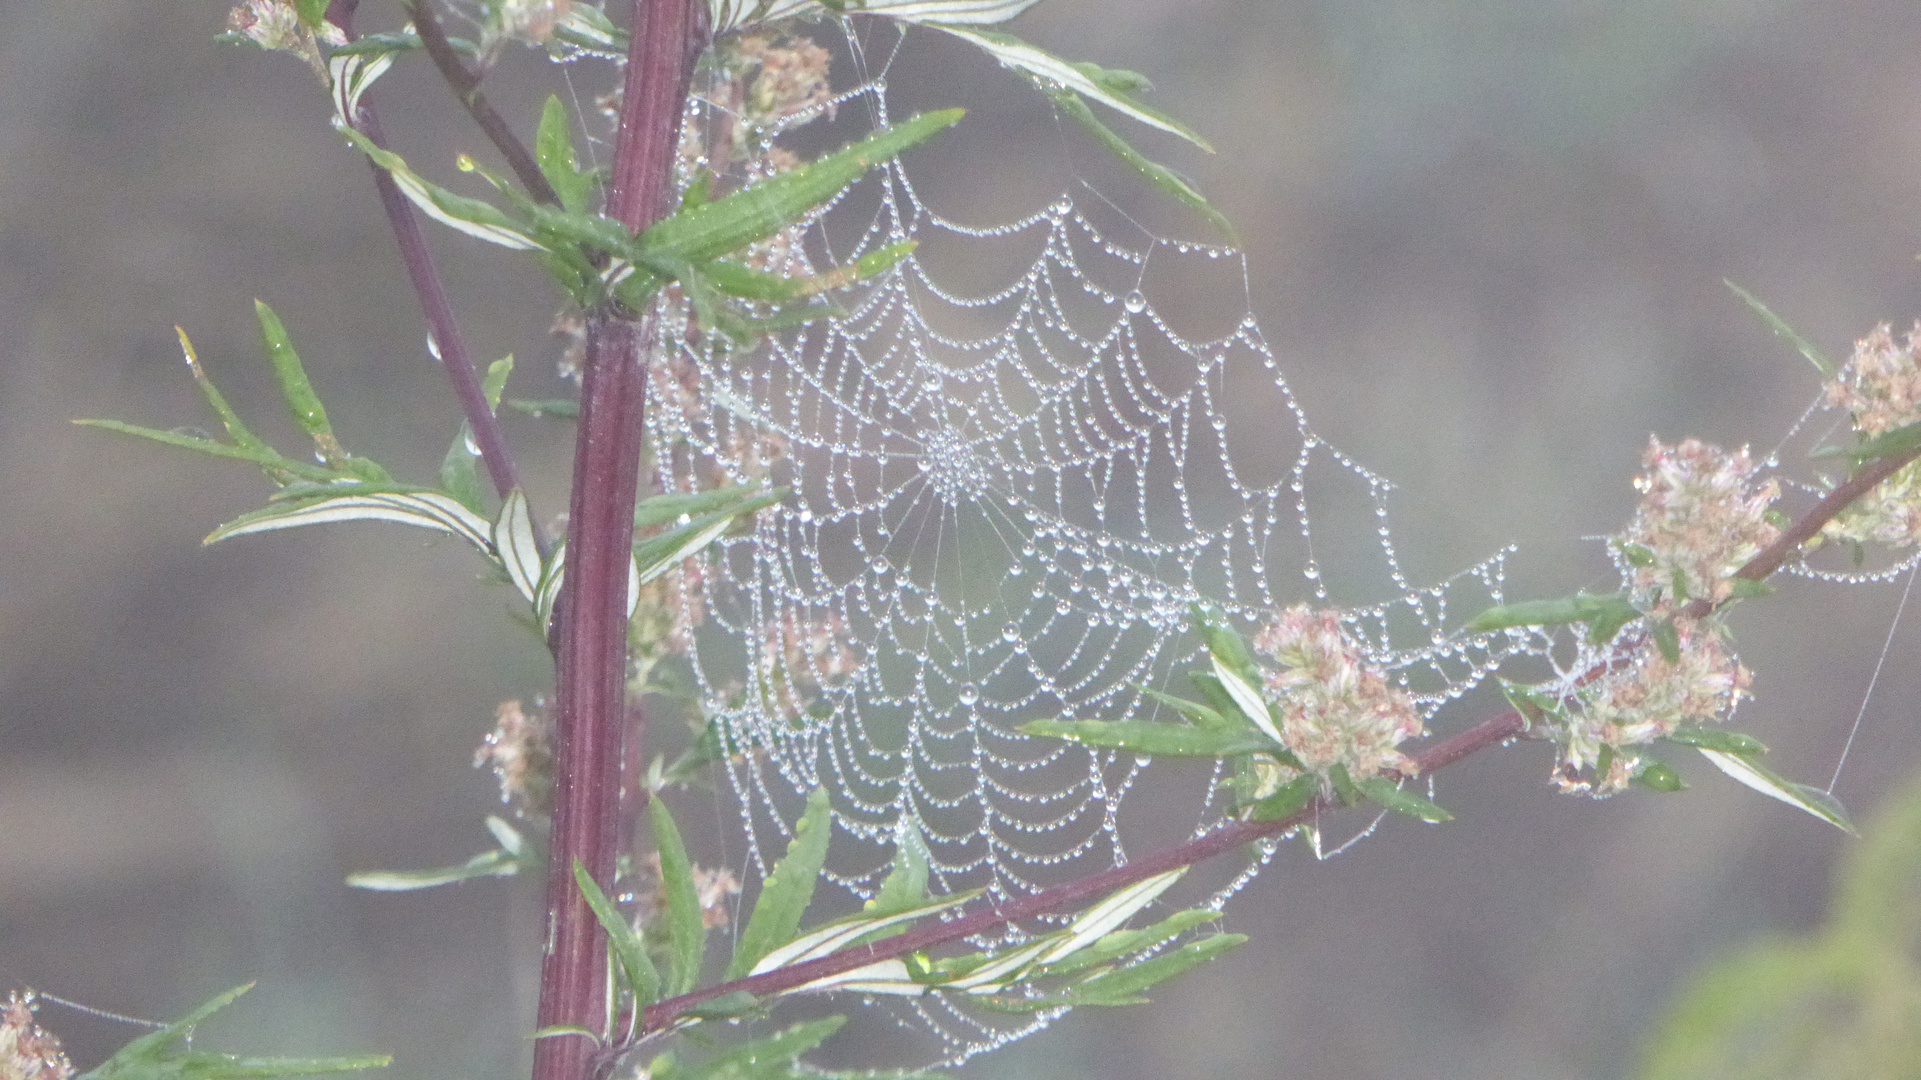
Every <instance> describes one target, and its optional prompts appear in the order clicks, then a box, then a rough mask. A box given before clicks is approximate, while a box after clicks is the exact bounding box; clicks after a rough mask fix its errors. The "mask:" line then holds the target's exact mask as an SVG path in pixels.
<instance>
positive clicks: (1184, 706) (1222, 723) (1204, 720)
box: [1140, 686, 1245, 730]
mask: <svg viewBox="0 0 1921 1080" xmlns="http://www.w3.org/2000/svg"><path fill="white" fill-rule="evenodd" d="M1140 690H1141V693H1142V694H1144V695H1145V696H1147V697H1148V698H1150V699H1152V700H1154V701H1158V702H1160V703H1161V704H1163V705H1166V706H1168V707H1169V708H1171V709H1173V710H1174V711H1176V712H1178V713H1180V714H1181V715H1182V716H1185V717H1187V718H1188V719H1190V720H1193V721H1194V722H1195V723H1197V724H1199V725H1200V726H1202V727H1204V728H1207V729H1209V730H1222V729H1230V730H1231V729H1234V728H1243V727H1244V726H1245V725H1243V724H1241V722H1240V720H1239V718H1235V719H1233V720H1230V719H1228V718H1227V717H1226V716H1223V715H1221V713H1219V712H1218V711H1216V710H1214V709H1210V708H1208V707H1207V706H1206V705H1203V704H1201V703H1200V702H1198V701H1190V700H1188V699H1187V698H1184V697H1175V696H1174V695H1173V694H1163V693H1161V692H1160V691H1159V690H1149V689H1148V688H1147V687H1145V686H1143V687H1141V688H1140Z"/></svg>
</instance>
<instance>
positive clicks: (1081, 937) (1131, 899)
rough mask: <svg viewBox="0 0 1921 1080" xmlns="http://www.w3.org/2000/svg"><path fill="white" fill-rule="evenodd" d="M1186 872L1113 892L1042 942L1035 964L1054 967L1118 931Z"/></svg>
mask: <svg viewBox="0 0 1921 1080" xmlns="http://www.w3.org/2000/svg"><path fill="white" fill-rule="evenodd" d="M1186 873H1187V868H1186V867H1184V866H1183V867H1179V868H1177V869H1174V870H1169V871H1166V872H1165V873H1160V874H1155V875H1154V876H1153V877H1150V878H1145V879H1142V880H1140V881H1137V882H1135V883H1134V884H1132V885H1128V886H1126V887H1124V888H1121V889H1118V890H1116V891H1115V892H1114V893H1113V894H1112V895H1111V896H1109V897H1107V899H1105V900H1102V901H1101V902H1100V903H1098V904H1095V905H1094V906H1093V907H1091V908H1088V909H1087V910H1086V911H1084V912H1082V913H1081V914H1079V915H1077V916H1075V917H1074V921H1073V922H1071V923H1069V924H1068V927H1067V932H1066V933H1065V934H1062V935H1057V936H1056V937H1052V938H1048V939H1044V944H1046V948H1045V949H1043V950H1042V952H1041V955H1040V958H1039V962H1040V963H1043V964H1057V963H1059V962H1060V961H1062V960H1065V959H1066V958H1068V957H1069V956H1072V955H1074V954H1075V953H1077V952H1079V951H1081V950H1082V949H1085V948H1087V947H1088V946H1089V945H1092V944H1094V943H1095V942H1096V941H1098V940H1100V939H1101V938H1103V937H1105V936H1107V935H1108V934H1109V933H1112V932H1113V931H1115V930H1118V929H1120V927H1121V924H1122V923H1124V922H1126V921H1127V920H1129V919H1131V918H1133V917H1134V914H1135V913H1136V912H1138V911H1140V910H1141V909H1142V908H1144V907H1146V906H1147V905H1149V904H1151V903H1153V902H1154V901H1155V900H1157V899H1159V898H1160V895H1161V894H1162V893H1164V892H1166V891H1167V890H1168V889H1169V888H1170V887H1171V886H1172V885H1173V884H1174V883H1175V882H1176V881H1179V880H1180V879H1181V878H1182V876H1183V875H1185V874H1186Z"/></svg>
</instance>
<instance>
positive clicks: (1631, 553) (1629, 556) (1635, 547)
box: [1614, 540, 1654, 566]
mask: <svg viewBox="0 0 1921 1080" xmlns="http://www.w3.org/2000/svg"><path fill="white" fill-rule="evenodd" d="M1614 546H1615V548H1616V549H1618V550H1619V551H1620V552H1621V557H1622V558H1624V559H1626V560H1627V561H1628V565H1629V566H1653V565H1654V550H1653V549H1652V548H1649V547H1646V546H1645V545H1642V544H1630V543H1628V542H1627V541H1625V540H1617V541H1615V542H1614Z"/></svg>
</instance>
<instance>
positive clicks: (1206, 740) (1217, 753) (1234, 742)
mask: <svg viewBox="0 0 1921 1080" xmlns="http://www.w3.org/2000/svg"><path fill="white" fill-rule="evenodd" d="M1020 730H1021V732H1022V733H1024V734H1027V735H1043V736H1047V737H1049V738H1055V739H1066V740H1068V741H1069V742H1077V743H1080V744H1081V745H1082V746H1101V747H1113V748H1115V749H1118V750H1127V751H1130V752H1132V753H1136V754H1154V755H1161V756H1165V757H1211V758H1221V757H1231V756H1234V755H1236V754H1247V753H1252V752H1254V751H1257V750H1258V751H1266V750H1271V749H1273V747H1272V746H1271V744H1269V743H1268V742H1267V741H1266V740H1265V739H1260V738H1256V737H1254V735H1253V732H1251V731H1249V732H1237V731H1234V730H1232V729H1229V728H1226V727H1220V728H1204V727H1200V726H1199V725H1195V724H1179V723H1170V722H1168V721H1163V720H1030V721H1028V722H1027V723H1025V724H1022V725H1021V726H1020Z"/></svg>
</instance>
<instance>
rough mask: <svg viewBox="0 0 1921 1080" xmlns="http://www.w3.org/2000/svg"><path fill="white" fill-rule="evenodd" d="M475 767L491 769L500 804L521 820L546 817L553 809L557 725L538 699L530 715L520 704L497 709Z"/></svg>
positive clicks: (475, 755) (503, 705) (475, 754)
mask: <svg viewBox="0 0 1921 1080" xmlns="http://www.w3.org/2000/svg"><path fill="white" fill-rule="evenodd" d="M474 768H476V769H492V770H493V772H494V776H495V777H497V778H498V779H499V780H500V801H501V802H503V803H506V804H508V805H509V806H512V807H513V808H514V812H515V813H516V814H517V815H519V816H521V817H546V816H547V815H548V814H549V813H550V812H551V811H552V809H553V797H554V724H553V719H552V718H551V717H550V716H548V715H547V709H546V707H545V704H544V703H543V702H541V701H540V700H538V699H536V700H535V702H534V708H533V710H532V713H531V715H530V714H529V712H528V711H527V710H525V709H523V708H522V707H521V704H520V702H519V701H503V702H501V703H500V707H499V708H498V709H496V710H494V729H493V730H492V731H490V732H488V733H487V739H486V741H485V742H483V743H481V744H480V749H478V750H476V751H474Z"/></svg>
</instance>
